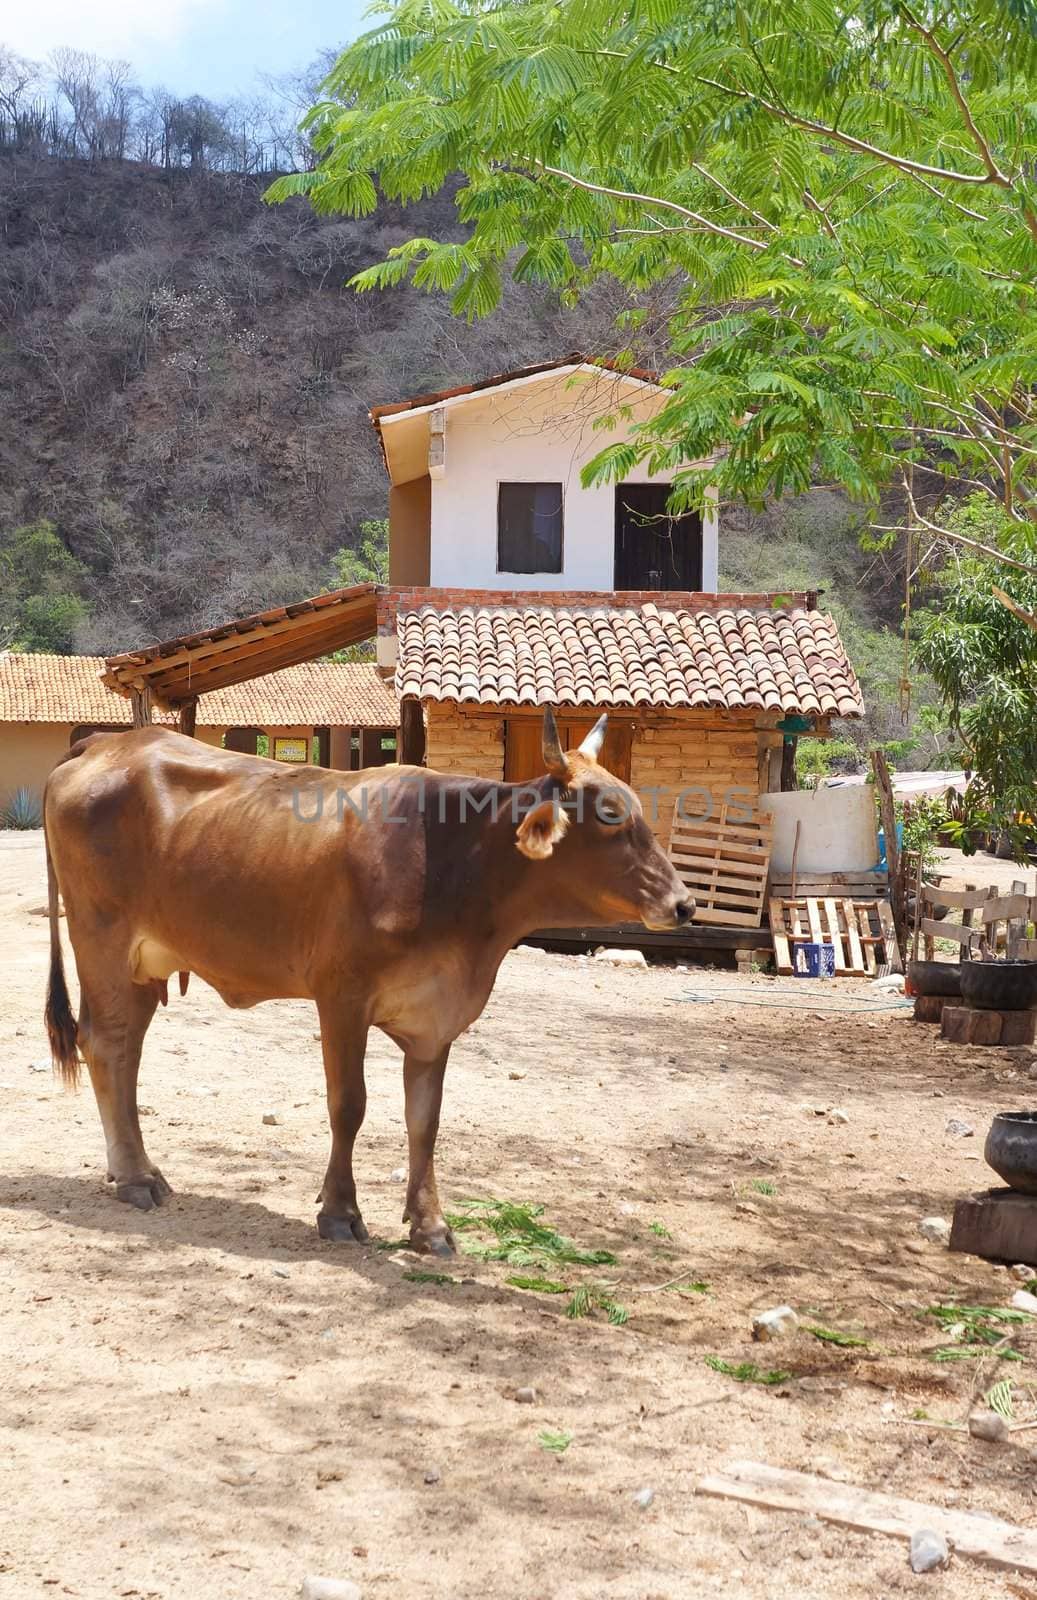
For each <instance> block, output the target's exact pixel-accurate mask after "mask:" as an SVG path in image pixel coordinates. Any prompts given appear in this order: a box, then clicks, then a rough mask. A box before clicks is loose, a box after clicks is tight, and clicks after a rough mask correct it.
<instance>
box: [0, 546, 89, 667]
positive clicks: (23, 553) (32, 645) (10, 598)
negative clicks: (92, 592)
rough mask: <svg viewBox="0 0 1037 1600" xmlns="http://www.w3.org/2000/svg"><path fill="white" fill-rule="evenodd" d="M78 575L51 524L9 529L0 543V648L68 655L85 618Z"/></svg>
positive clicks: (77, 567)
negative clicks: (1, 645)
mask: <svg viewBox="0 0 1037 1600" xmlns="http://www.w3.org/2000/svg"><path fill="white" fill-rule="evenodd" d="M83 577H84V569H83V567H82V566H81V565H80V563H79V562H78V561H77V560H76V558H75V556H73V555H72V554H71V552H70V551H69V550H68V549H66V547H65V545H64V544H63V543H62V541H61V539H60V538H59V536H58V532H57V529H56V528H55V527H54V524H53V523H52V522H47V521H46V520H41V521H39V522H32V523H27V524H26V525H25V526H23V527H20V528H15V529H13V530H12V532H11V533H10V534H8V535H7V536H6V538H2V539H0V644H3V645H4V646H5V647H7V648H10V649H15V650H40V651H56V652H58V653H59V654H60V653H64V652H68V651H71V650H74V648H75V635H76V629H77V627H78V626H79V624H80V623H81V622H83V621H85V619H86V617H87V614H88V613H87V606H86V602H85V601H84V600H83V598H82V595H81V594H80V588H81V585H82V581H83Z"/></svg>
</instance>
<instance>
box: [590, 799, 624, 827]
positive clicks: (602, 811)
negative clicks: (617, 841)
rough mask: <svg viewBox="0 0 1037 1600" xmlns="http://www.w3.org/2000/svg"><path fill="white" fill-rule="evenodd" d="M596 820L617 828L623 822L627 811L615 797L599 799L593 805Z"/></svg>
mask: <svg viewBox="0 0 1037 1600" xmlns="http://www.w3.org/2000/svg"><path fill="white" fill-rule="evenodd" d="M595 811H596V813H597V817H598V821H599V822H604V823H605V824H606V826H607V827H610V828H618V827H619V825H620V823H622V822H625V821H626V820H627V817H628V816H629V814H630V813H629V812H628V811H627V809H626V807H625V806H624V805H623V804H622V802H621V801H618V800H615V799H600V800H599V801H598V803H597V805H596V806H595Z"/></svg>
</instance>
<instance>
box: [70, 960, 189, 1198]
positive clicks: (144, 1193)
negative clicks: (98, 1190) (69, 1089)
mask: <svg viewBox="0 0 1037 1600" xmlns="http://www.w3.org/2000/svg"><path fill="white" fill-rule="evenodd" d="M82 989H83V998H82V1003H81V1005H80V1013H79V1048H80V1050H81V1051H82V1053H83V1056H84V1058H85V1060H86V1064H87V1067H88V1068H89V1071H90V1081H91V1083H92V1084H93V1088H94V1095H95V1096H96V1099H97V1108H98V1110H99V1111H100V1113H101V1124H102V1126H103V1128H104V1137H105V1143H106V1145H107V1147H108V1180H109V1182H110V1183H114V1184H115V1193H116V1195H117V1197H118V1198H119V1199H120V1200H124V1201H126V1203H127V1204H128V1205H131V1206H137V1207H138V1209H139V1210H141V1211H150V1210H151V1209H152V1207H153V1206H159V1205H161V1204H162V1202H163V1200H165V1199H166V1197H167V1195H170V1194H172V1192H173V1191H172V1190H171V1188H170V1186H169V1184H168V1183H167V1182H166V1180H165V1178H163V1176H162V1174H161V1172H159V1170H158V1168H157V1167H156V1166H155V1165H154V1164H153V1163H152V1162H151V1161H149V1159H148V1154H147V1151H146V1150H145V1148H144V1140H143V1139H142V1137H141V1131H140V1120H139V1117H138V1114H137V1074H138V1071H139V1069H140V1052H141V1047H142V1045H143V1043H144V1035H145V1034H146V1033H147V1031H148V1024H149V1023H150V1021H151V1019H152V1017H153V1016H154V1015H155V1006H156V1005H157V1003H158V996H157V993H156V991H155V989H154V988H152V987H151V986H150V985H148V986H144V985H142V984H136V983H130V982H129V981H128V980H127V981H126V982H124V983H120V984H115V983H113V982H111V981H108V982H102V983H99V984H97V985H94V984H91V983H90V982H89V980H88V979H87V980H85V981H83V984H82Z"/></svg>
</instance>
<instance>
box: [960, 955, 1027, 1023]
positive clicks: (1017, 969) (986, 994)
mask: <svg viewBox="0 0 1037 1600" xmlns="http://www.w3.org/2000/svg"><path fill="white" fill-rule="evenodd" d="M961 993H962V998H963V999H964V1000H967V1001H968V1003H969V1005H970V1006H975V1007H977V1008H978V1009H979V1010H980V1011H1033V1010H1034V1009H1035V1007H1037V961H963V962H962V964H961Z"/></svg>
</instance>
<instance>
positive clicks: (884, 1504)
mask: <svg viewBox="0 0 1037 1600" xmlns="http://www.w3.org/2000/svg"><path fill="white" fill-rule="evenodd" d="M932 1427H933V1433H934V1434H939V1433H941V1432H942V1431H943V1430H942V1429H941V1427H940V1424H939V1423H935V1422H934V1423H933V1425H932ZM696 1493H698V1494H706V1495H716V1496H718V1497H719V1498H720V1499H723V1500H741V1501H745V1502H748V1503H749V1504H750V1505H755V1506H770V1507H771V1508H772V1509H773V1510H775V1511H799V1512H802V1513H803V1514H804V1515H806V1516H812V1517H819V1518H820V1519H821V1521H822V1522H834V1523H837V1524H838V1525H839V1526H840V1527H843V1528H862V1529H864V1530H865V1531H866V1532H869V1533H884V1534H887V1535H889V1536H890V1537H891V1538H894V1539H903V1540H905V1541H907V1540H910V1538H911V1535H912V1534H913V1533H914V1532H915V1531H916V1530H917V1529H918V1528H932V1530H933V1531H934V1533H939V1534H942V1535H943V1537H944V1538H945V1539H946V1540H947V1541H948V1543H949V1544H950V1545H952V1546H953V1549H954V1553H955V1555H956V1556H958V1557H959V1558H960V1557H962V1556H969V1557H971V1558H972V1560H974V1561H980V1562H982V1563H983V1564H984V1565H986V1566H990V1567H1002V1568H1007V1569H1008V1570H1009V1571H1015V1572H1031V1573H1035V1574H1037V1533H1035V1532H1034V1531H1033V1530H1032V1529H1030V1528H1019V1527H1016V1526H1015V1525H1014V1524H1013V1523H1011V1522H1002V1521H1001V1520H1000V1519H999V1518H997V1517H986V1516H975V1515H973V1514H972V1513H971V1512H968V1511H947V1510H945V1509H944V1508H943V1506H936V1505H925V1504H923V1503H922V1502H920V1501H917V1500H901V1499H900V1497H899V1496H898V1495H892V1494H880V1493H879V1492H878V1491H877V1490H872V1489H859V1488H857V1487H856V1486H855V1485H854V1484H850V1483H830V1482H828V1481H827V1480H826V1479H824V1478H815V1477H812V1476H811V1475H810V1474H809V1473H806V1472H787V1471H785V1470H784V1469H783V1468H782V1467H769V1466H764V1465H763V1464H762V1463H761V1462H757V1461H736V1462H735V1463H734V1465H733V1466H731V1467H729V1468H727V1469H726V1470H725V1471H724V1472H721V1473H715V1474H713V1475H711V1476H710V1477H708V1478H703V1479H702V1481H701V1483H699V1484H697V1485H696Z"/></svg>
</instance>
